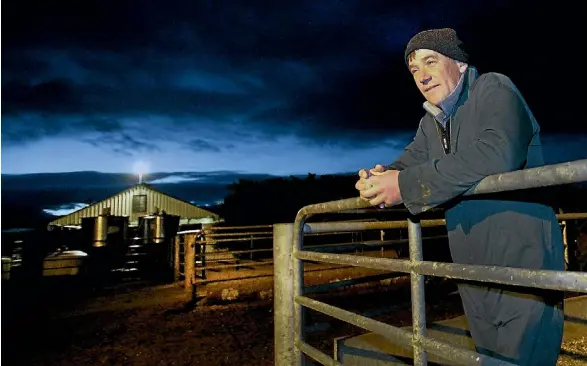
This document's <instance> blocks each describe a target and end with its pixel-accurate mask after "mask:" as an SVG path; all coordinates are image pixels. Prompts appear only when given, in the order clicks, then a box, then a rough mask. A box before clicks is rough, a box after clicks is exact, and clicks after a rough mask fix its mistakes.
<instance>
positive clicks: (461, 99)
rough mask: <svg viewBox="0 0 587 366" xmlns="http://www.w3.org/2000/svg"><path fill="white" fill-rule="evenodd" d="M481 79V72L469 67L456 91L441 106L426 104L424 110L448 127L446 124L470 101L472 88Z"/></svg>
mask: <svg viewBox="0 0 587 366" xmlns="http://www.w3.org/2000/svg"><path fill="white" fill-rule="evenodd" d="M478 77H479V72H478V71H477V69H476V68H475V67H473V66H469V67H467V71H465V72H464V73H463V75H461V78H460V80H459V83H458V84H457V86H456V88H455V90H453V91H452V93H450V94H449V95H448V97H446V98H445V99H444V100H443V101H442V102H441V103H440V106H438V107H437V106H435V105H433V104H432V103H430V102H428V101H426V102H424V109H425V110H426V111H427V112H428V113H429V114H431V115H432V117H434V119H435V120H436V121H438V122H440V123H441V124H442V125H443V126H446V122H447V121H448V120H449V118H450V117H451V116H453V115H454V114H455V113H456V111H457V109H458V108H459V107H460V106H461V105H463V104H464V103H465V101H467V99H469V94H470V93H471V90H472V86H473V84H474V83H475V81H476V80H477V78H478Z"/></svg>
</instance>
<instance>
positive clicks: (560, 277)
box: [274, 159, 587, 365]
mask: <svg viewBox="0 0 587 366" xmlns="http://www.w3.org/2000/svg"><path fill="white" fill-rule="evenodd" d="M584 181H587V159H584V160H577V161H572V162H567V163H561V164H555V165H549V166H543V167H538V168H532V169H526V170H519V171H514V172H508V173H503V174H496V175H493V176H490V177H487V178H485V179H483V180H482V181H480V182H479V183H478V184H477V185H475V186H474V187H472V188H471V189H470V190H469V191H467V192H465V193H464V194H463V195H464V196H470V195H478V194H485V193H497V192H506V191H513V190H521V189H529V188H539V187H548V186H554V185H562V184H570V183H577V182H584ZM370 207H371V205H370V204H369V202H368V201H367V200H364V199H362V198H360V197H357V198H350V199H345V200H339V201H332V202H325V203H320V204H314V205H309V206H305V207H303V208H302V209H301V210H300V211H299V212H298V214H297V216H296V219H295V222H294V225H293V228H291V231H290V230H289V228H286V227H282V226H281V225H279V226H277V225H274V246H275V250H274V258H275V261H276V263H279V265H278V266H276V270H275V273H276V278H275V294H276V298H275V304H276V310H275V319H276V321H275V331H276V332H275V335H276V344H275V346H276V348H275V355H276V359H275V360H276V364H278V365H302V364H303V353H302V351H304V353H306V352H308V353H310V352H311V353H312V357H313V358H314V359H317V355H316V354H315V352H313V351H314V350H313V349H309V348H308V345H307V344H306V343H305V342H304V331H303V324H304V322H303V305H304V303H303V300H301V299H302V297H303V290H304V281H303V272H304V270H303V262H302V259H309V258H312V260H316V259H318V258H320V257H321V256H322V258H324V259H326V258H328V257H330V259H332V257H339V258H341V259H342V258H345V256H344V255H332V254H324V253H308V252H304V251H302V242H303V237H304V233H305V232H326V231H345V230H348V231H359V230H370V229H389V228H400V227H408V229H409V231H410V261H405V260H404V261H401V260H390V259H387V260H385V261H389V262H388V263H384V262H383V263H382V262H381V260H382V259H381V258H365V259H366V260H365V259H363V258H360V257H356V256H353V263H355V264H356V265H358V266H367V267H369V268H373V267H372V264H376V263H380V264H384V265H385V268H379V269H386V270H398V269H400V270H402V271H404V272H409V273H410V275H411V279H412V313H413V314H415V315H414V319H413V321H414V324H413V327H414V332H413V338H412V340H411V342H410V344H411V345H412V346H413V347H414V362H415V365H427V355H426V351H428V352H432V353H434V354H436V355H438V356H441V357H445V358H448V359H449V360H451V359H453V360H454V361H457V360H456V359H454V357H455V355H457V354H458V353H459V352H458V351H459V350H460V349H458V348H454V347H451V346H448V345H446V346H441V347H432V344H433V343H434V342H436V341H435V340H433V339H430V338H427V337H426V336H425V317H424V311H423V307H424V294H423V283H422V275H423V274H428V275H438V276H452V277H453V278H468V279H481V277H483V279H484V280H485V281H488V282H499V283H509V284H513V285H524V286H531V287H541V288H553V289H561V288H562V289H573V288H574V286H581V285H585V284H587V274H579V273H572V272H559V273H557V271H530V272H528V271H529V270H524V269H514V268H504V269H502V268H500V267H494V268H493V269H492V268H491V267H486V266H463V265H458V264H454V263H453V264H452V265H453V266H443V265H444V264H440V263H435V262H422V261H421V259H422V258H421V250H422V242H421V227H422V226H427V225H426V222H425V221H424V220H422V222H418V221H417V220H415V219H410V220H409V221H408V222H407V223H404V224H403V225H397V226H396V225H395V224H392V223H391V222H387V223H382V222H369V223H356V222H353V223H312V224H307V225H304V224H305V221H306V220H307V219H308V218H309V217H310V216H312V215H315V214H322V213H334V212H341V211H351V210H358V209H365V208H370ZM430 221H436V220H430ZM428 224H429V225H430V226H437V225H438V222H434V223H432V222H428ZM432 224H434V225H432ZM290 238H291V241H292V242H293V248H291V249H292V250H291V251H289V252H288V250H287V249H285V248H282V247H286V246H287V245H288V244H287V243H288V239H290ZM288 255H289V257H288ZM292 257H293V258H292ZM290 258H292V259H291V261H292V262H293V263H291V264H290V263H287V262H288V260H290ZM347 259H350V258H347ZM337 263H340V262H338V261H337ZM392 263H393V264H392ZM348 264H350V261H349V263H348ZM290 265H291V270H289V268H290ZM456 266H458V267H456ZM279 267H286V268H287V269H288V271H287V272H285V273H284V272H282V271H281V270H280V271H279V272H278V270H277V268H279ZM496 269H498V270H497V271H496ZM503 273H507V274H509V279H508V277H507V275H505V276H504V274H503ZM290 274H291V275H293V279H292V280H293V281H291V286H292V288H291V292H290V291H289V290H290V289H289V288H285V287H284V286H285V283H283V282H288V283H290V281H289V280H288V278H287V275H290ZM582 292H587V286H585V287H583V288H582ZM292 298H293V299H294V301H293V305H292V306H291V308H290V305H287V304H283V303H280V302H289V303H291V302H292V301H291V300H292ZM306 305H307V304H306ZM278 309H279V310H278ZM284 309H285V310H287V311H288V313H285V312H284ZM290 311H291V312H293V329H290V328H291V327H289V325H290V324H288V323H287V322H286V321H284V320H283V319H280V317H286V318H285V319H287V317H289V316H291V312H290ZM347 315H348V316H345V317H344V319H342V320H344V321H351V320H352V319H357V318H356V317H357V316H358V315H356V314H347ZM278 326H280V327H282V328H280V329H278ZM292 347H293V348H292ZM460 351H462V350H460ZM318 357H319V358H320V359H321V360H324V361H325V362H327V363H331V361H333V360H332V359H331V358H330V357H328V356H326V355H325V354H322V355H320V356H318ZM480 360H482V355H480V354H477V355H476V358H475V359H473V360H471V359H468V360H467V362H465V364H479V363H480ZM460 361H465V360H464V359H460ZM486 361H496V362H498V360H497V359H492V358H490V357H488V358H487V360H486ZM501 364H503V363H501Z"/></svg>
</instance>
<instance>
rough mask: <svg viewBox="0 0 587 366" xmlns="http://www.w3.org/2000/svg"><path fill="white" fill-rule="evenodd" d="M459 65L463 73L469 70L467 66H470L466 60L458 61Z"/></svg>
mask: <svg viewBox="0 0 587 366" xmlns="http://www.w3.org/2000/svg"><path fill="white" fill-rule="evenodd" d="M457 66H458V67H459V72H460V73H461V74H462V73H464V72H465V71H467V68H468V67H469V65H468V64H466V63H464V62H460V61H457Z"/></svg>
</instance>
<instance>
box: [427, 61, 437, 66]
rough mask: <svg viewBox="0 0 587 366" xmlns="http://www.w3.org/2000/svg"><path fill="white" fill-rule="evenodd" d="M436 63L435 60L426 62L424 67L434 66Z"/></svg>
mask: <svg viewBox="0 0 587 366" xmlns="http://www.w3.org/2000/svg"><path fill="white" fill-rule="evenodd" d="M435 63H436V61H435V60H428V61H426V65H434V64H435Z"/></svg>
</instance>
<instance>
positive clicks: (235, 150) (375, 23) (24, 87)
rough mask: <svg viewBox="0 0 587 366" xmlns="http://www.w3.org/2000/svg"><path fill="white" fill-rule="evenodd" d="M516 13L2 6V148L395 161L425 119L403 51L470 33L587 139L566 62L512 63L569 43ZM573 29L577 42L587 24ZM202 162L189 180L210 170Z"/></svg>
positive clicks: (497, 9) (558, 126)
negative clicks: (444, 35) (339, 155)
mask: <svg viewBox="0 0 587 366" xmlns="http://www.w3.org/2000/svg"><path fill="white" fill-rule="evenodd" d="M512 3H515V2H506V1H504V0H500V1H496V2H492V3H491V4H489V3H484V4H480V3H477V2H471V1H464V0H459V1H454V2H447V1H423V2H418V3H410V2H403V3H401V4H399V3H397V2H395V3H394V2H388V3H386V4H382V3H373V2H343V1H333V2H315V1H310V0H301V1H296V2H293V3H291V4H274V5H267V4H266V3H265V2H260V1H256V0H253V1H247V3H246V4H245V3H243V4H240V3H237V4H235V3H233V2H230V3H223V2H222V1H200V2H185V1H178V0H170V1H165V2H164V3H159V2H149V3H145V2H139V1H137V0H124V1H122V2H114V1H113V0H104V1H100V2H95V3H92V5H91V6H90V5H87V4H85V5H82V4H80V3H78V2H75V1H72V0H65V1H62V2H57V3H52V4H51V6H49V5H47V3H46V2H43V1H40V0H22V1H19V2H13V3H11V4H5V7H4V8H3V10H4V13H5V15H6V16H5V19H4V20H5V22H4V24H3V30H4V31H5V32H4V37H3V48H4V51H5V52H4V54H5V55H4V56H5V57H3V60H2V61H3V62H2V77H3V78H2V92H3V100H2V107H3V108H2V132H3V133H2V143H3V144H4V145H5V146H7V147H11V146H21V145H24V144H27V143H39V144H44V143H45V142H46V140H47V139H52V140H53V141H63V140H64V139H76V140H77V141H81V142H83V143H84V144H87V145H90V147H97V148H99V149H100V150H103V151H108V152H114V153H115V154H114V155H112V156H115V157H123V158H131V157H135V156H136V155H137V154H145V153H147V152H148V151H153V152H154V153H155V152H158V153H161V154H165V153H166V152H165V151H164V150H165V149H167V150H169V151H174V152H175V151H178V150H181V151H182V152H189V153H190V154H193V155H188V156H190V157H191V158H193V157H194V156H195V157H196V158H202V157H205V158H207V159H211V157H212V154H216V155H222V154H227V155H225V156H223V157H220V158H219V160H221V161H226V162H231V163H232V164H235V161H237V160H238V159H242V158H243V156H247V157H249V158H250V156H249V155H243V151H249V150H251V148H249V146H262V147H264V148H265V149H270V150H262V149H254V148H253V150H255V151H257V153H258V154H266V155H271V154H273V155H275V156H284V157H283V158H284V159H286V158H287V157H285V154H282V152H281V150H280V149H281V146H283V145H279V144H278V143H275V142H277V141H293V140H295V141H296V143H295V144H293V145H295V146H296V148H300V149H310V151H318V150H319V151H322V150H321V149H318V150H317V148H318V147H323V146H326V147H332V148H334V150H332V151H340V150H341V149H342V150H344V149H350V150H353V151H355V152H357V151H359V150H360V151H366V150H369V149H375V148H377V147H379V146H392V147H393V150H394V151H396V150H399V149H401V148H402V145H404V143H407V142H409V140H410V139H411V138H412V136H413V134H414V132H415V129H416V126H417V124H418V121H419V120H420V117H421V116H422V114H423V110H422V108H421V102H422V100H421V96H420V95H419V94H418V91H417V90H416V88H415V87H414V85H413V80H412V79H411V77H410V75H409V73H408V72H407V70H406V68H405V65H404V61H403V48H404V46H405V44H406V42H407V41H408V40H409V38H410V37H411V36H412V35H413V34H415V33H416V32H417V31H419V30H421V29H423V27H441V26H452V27H455V28H457V29H458V30H462V33H461V34H462V38H465V39H466V40H467V41H470V42H469V43H470V44H472V45H473V51H477V52H476V53H477V55H478V57H477V60H479V66H480V70H481V71H482V72H484V71H493V70H495V71H500V72H505V73H506V74H508V75H509V76H511V77H512V79H513V80H514V82H516V84H518V86H519V87H520V89H521V91H522V92H523V93H524V96H525V97H526V99H527V100H528V102H529V103H530V106H531V108H532V109H533V110H534V112H535V115H536V116H537V118H538V120H539V122H540V124H541V125H542V127H543V131H544V132H545V134H548V133H552V132H557V131H562V132H567V133H570V132H579V129H580V128H582V127H575V126H576V124H574V123H573V121H574V120H575V119H576V111H575V110H574V109H573V108H561V107H560V106H565V105H573V103H578V102H580V101H581V100H583V99H584V98H582V97H581V95H579V94H576V93H565V92H560V91H565V90H573V89H572V88H573V85H574V82H573V81H572V80H570V78H561V77H560V76H559V75H558V74H556V73H548V72H545V71H544V70H548V69H549V67H551V65H555V64H557V62H559V60H558V57H559V56H558V55H557V54H556V53H552V54H551V53H548V52H547V53H545V54H544V55H541V57H540V58H539V59H537V60H534V61H533V62H532V65H530V66H528V65H527V64H524V63H521V62H512V61H511V58H512V57H519V55H525V54H527V53H528V52H530V51H532V50H534V49H535V47H536V46H537V42H538V41H537V40H540V39H543V38H544V37H543V36H544V35H547V34H548V35H549V36H552V37H556V33H557V32H559V31H560V32H563V31H564V32H567V31H566V29H567V28H562V27H556V26H555V24H553V25H552V26H551V27H539V28H538V29H537V28H536V27H534V28H528V29H527V30H526V29H520V28H519V19H520V14H525V13H524V12H525V11H526V10H525V7H524V6H518V5H515V4H512ZM88 6H90V8H88ZM533 12H534V14H535V15H534V19H535V21H536V22H537V23H540V20H546V19H551V18H549V17H547V15H548V16H550V15H552V14H556V12H557V11H556V10H553V9H552V7H550V6H549V7H546V6H540V5H539V4H535V5H534V6H533ZM480 13H482V14H483V17H477V14H480ZM570 16H575V15H574V14H566V15H565V17H564V19H567V23H568V24H572V25H573V27H574V28H577V27H579V24H583V23H581V22H572V21H570V20H568V19H569V17H570ZM561 19H563V18H561ZM548 21H549V22H551V23H549V24H552V21H551V20H548ZM495 22H499V24H500V27H499V28H498V29H495V27H493V26H492V25H493V24H495ZM489 25H491V26H489ZM543 28H544V29H543ZM547 28H548V29H547ZM559 28H560V29H559ZM574 28H573V29H574ZM487 29H491V32H490V33H487V31H486V30H487ZM567 33H568V32H567ZM496 34H499V35H496ZM585 34H587V32H584V31H582V30H581V29H579V30H577V31H576V32H571V35H572V36H570V35H568V34H565V35H564V37H563V36H561V37H559V42H560V44H559V48H569V47H571V46H573V45H576V44H584V41H583V40H584V38H581V37H584V35H585ZM530 35H532V37H530ZM495 39H500V42H494V40H495ZM520 40H523V42H522V41H520ZM479 56H480V57H479ZM532 68H535V69H534V70H533V69H532ZM551 74H552V75H551ZM537 78H538V79H539V80H540V82H541V84H540V85H541V87H540V88H536V87H535V83H536V79H537ZM545 91H549V92H548V93H545ZM546 94H547V102H544V98H545V95H546ZM269 142H271V143H273V144H268V143H269ZM390 144H391V145H390ZM285 145H286V146H293V145H292V144H285ZM76 146H77V145H76ZM55 149H58V148H57V147H55ZM88 151H92V152H94V151H95V150H93V149H91V150H88ZM167 154H169V153H167ZM88 155H89V153H88ZM101 156H102V155H101ZM108 156H111V155H109V154H108ZM191 158H190V159H191ZM254 158H256V157H254ZM235 159H237V160H235ZM267 159H268V158H261V159H260V160H267ZM186 160H187V159H186ZM193 160H195V159H192V160H190V161H189V163H186V165H187V164H191V165H190V166H198V164H199V162H194V161H193ZM227 164H228V163H227ZM105 165H106V164H105ZM247 165H248V163H247ZM225 167H226V166H222V168H225Z"/></svg>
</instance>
